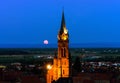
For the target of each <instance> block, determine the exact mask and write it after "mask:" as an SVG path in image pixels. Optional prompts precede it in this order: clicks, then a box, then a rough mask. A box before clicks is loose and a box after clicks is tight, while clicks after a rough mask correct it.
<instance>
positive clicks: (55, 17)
mask: <svg viewBox="0 0 120 83" xmlns="http://www.w3.org/2000/svg"><path fill="white" fill-rule="evenodd" d="M63 9H64V14H65V21H66V27H67V29H68V31H69V35H70V43H74V44H75V43H116V42H117V43H120V0H0V44H43V40H45V39H47V40H48V41H49V44H57V33H58V31H59V29H60V25H61V17H62V11H63Z"/></svg>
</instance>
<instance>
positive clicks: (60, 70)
mask: <svg viewBox="0 0 120 83" xmlns="http://www.w3.org/2000/svg"><path fill="white" fill-rule="evenodd" d="M57 38H58V54H57V56H56V55H55V57H54V59H53V65H52V67H51V69H49V70H48V72H47V83H51V82H52V81H57V80H58V79H59V78H69V77H70V75H71V73H70V71H71V66H70V54H69V34H68V30H67V29H66V25H65V17H64V12H62V21H61V26H60V30H59V32H58V35H57Z"/></svg>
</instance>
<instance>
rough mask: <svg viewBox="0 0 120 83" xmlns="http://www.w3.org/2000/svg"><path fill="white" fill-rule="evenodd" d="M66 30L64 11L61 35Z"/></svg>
mask: <svg viewBox="0 0 120 83" xmlns="http://www.w3.org/2000/svg"><path fill="white" fill-rule="evenodd" d="M64 29H66V25H65V17H64V11H63V12H62V21H61V27H60V34H62V33H63V32H64Z"/></svg>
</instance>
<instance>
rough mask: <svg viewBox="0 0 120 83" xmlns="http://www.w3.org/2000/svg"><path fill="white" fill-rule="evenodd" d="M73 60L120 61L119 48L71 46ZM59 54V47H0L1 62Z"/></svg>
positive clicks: (31, 60) (34, 60)
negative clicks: (78, 58) (77, 57)
mask: <svg viewBox="0 0 120 83" xmlns="http://www.w3.org/2000/svg"><path fill="white" fill-rule="evenodd" d="M70 53H71V56H72V60H73V61H74V60H75V57H76V56H79V57H80V58H82V60H83V61H113V62H115V61H116V62H119V61H120V49H119V48H70ZM55 54H57V48H8V49H7V48H6V49H0V63H1V64H7V63H14V62H21V63H40V62H43V61H49V60H52V58H49V59H48V58H47V57H49V56H51V57H53V56H54V55H55Z"/></svg>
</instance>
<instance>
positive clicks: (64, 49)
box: [58, 12, 70, 77]
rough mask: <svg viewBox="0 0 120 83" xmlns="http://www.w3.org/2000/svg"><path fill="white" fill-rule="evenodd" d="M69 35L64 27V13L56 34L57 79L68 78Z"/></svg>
mask: <svg viewBox="0 0 120 83" xmlns="http://www.w3.org/2000/svg"><path fill="white" fill-rule="evenodd" d="M68 44H69V34H68V30H67V29H66V25H65V17H64V12H63V13H62V21H61V27H60V31H59V33H58V68H59V71H60V73H59V75H58V76H59V77H69V75H70V74H69V73H70V72H69V47H68Z"/></svg>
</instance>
